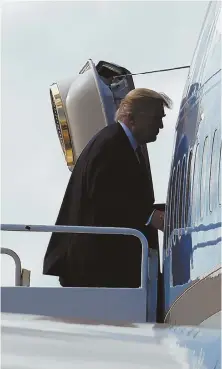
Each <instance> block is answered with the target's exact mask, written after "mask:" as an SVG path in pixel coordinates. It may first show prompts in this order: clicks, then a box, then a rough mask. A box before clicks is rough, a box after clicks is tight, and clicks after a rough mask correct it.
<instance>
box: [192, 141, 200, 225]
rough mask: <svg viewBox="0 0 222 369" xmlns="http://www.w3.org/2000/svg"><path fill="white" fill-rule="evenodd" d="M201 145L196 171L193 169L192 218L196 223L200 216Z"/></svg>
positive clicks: (196, 159) (197, 152)
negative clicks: (199, 162) (199, 165)
mask: <svg viewBox="0 0 222 369" xmlns="http://www.w3.org/2000/svg"><path fill="white" fill-rule="evenodd" d="M199 147H200V145H199V143H198V144H197V147H196V152H195V160H194V169H193V183H192V217H193V219H194V222H195V221H196V220H197V214H198V197H199V167H198V160H199V159H198V156H199Z"/></svg>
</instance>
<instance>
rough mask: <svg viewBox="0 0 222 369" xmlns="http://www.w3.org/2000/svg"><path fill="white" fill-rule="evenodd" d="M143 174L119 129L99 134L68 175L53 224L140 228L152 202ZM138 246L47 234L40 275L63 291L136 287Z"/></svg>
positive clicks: (123, 239) (116, 239) (125, 239)
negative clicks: (56, 282)
mask: <svg viewBox="0 0 222 369" xmlns="http://www.w3.org/2000/svg"><path fill="white" fill-rule="evenodd" d="M149 188H151V186H150V183H149V178H148V177H147V173H144V172H143V171H142V170H141V167H140V164H139V163H138V160H137V157H136V155H135V152H134V150H133V148H132V147H131V145H130V143H129V140H128V138H127V136H126V135H125V132H124V131H123V129H122V127H121V126H120V125H119V124H113V125H111V126H108V127H106V128H104V129H103V130H102V131H100V132H99V133H98V134H97V135H96V136H95V137H94V138H93V139H92V140H91V141H90V142H89V143H88V145H87V146H86V148H85V149H84V150H83V152H82V154H81V155H80V157H79V159H78V161H77V163H76V166H75V168H74V170H73V172H72V174H71V177H70V181H69V184H68V187H67V190H66V194H65V196H64V200H63V203H62V206H61V209H60V212H59V216H58V219H57V222H56V224H58V225H81V226H102V227H105V226H106V227H108V226H114V227H130V228H137V229H140V230H141V229H143V225H144V224H145V223H146V221H147V218H148V214H149V213H150V211H151V208H152V205H153V203H154V198H153V192H152V190H149ZM140 263H141V246H140V242H139V241H138V240H137V239H136V238H135V237H129V236H105V235H83V234H81V235H80V234H78V235H77V234H76V235H73V234H72V235H70V234H69V235H64V234H58V233H55V234H53V235H52V237H51V240H50V243H49V246H48V250H47V252H46V256H45V260H44V274H52V275H59V276H60V281H61V284H62V285H66V286H69V285H70V286H106V287H138V286H139V285H140Z"/></svg>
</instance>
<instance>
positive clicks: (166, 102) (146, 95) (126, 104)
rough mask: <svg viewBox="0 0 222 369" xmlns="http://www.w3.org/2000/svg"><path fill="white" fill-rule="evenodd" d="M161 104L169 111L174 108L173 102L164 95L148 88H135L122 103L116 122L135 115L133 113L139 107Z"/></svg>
mask: <svg viewBox="0 0 222 369" xmlns="http://www.w3.org/2000/svg"><path fill="white" fill-rule="evenodd" d="M157 101H159V102H161V103H162V104H163V106H164V107H167V108H168V109H170V108H171V106H172V100H171V99H170V98H169V97H168V96H167V95H165V94H164V93H162V92H161V93H158V92H156V91H153V90H149V89H148V88H135V89H134V90H132V91H130V92H129V93H128V94H127V95H126V96H125V97H124V98H123V99H122V101H121V103H120V106H119V109H118V110H117V112H116V115H115V120H116V121H118V120H121V119H123V118H125V117H126V116H128V115H129V114H133V111H134V109H135V108H136V107H138V106H145V105H147V103H150V102H157Z"/></svg>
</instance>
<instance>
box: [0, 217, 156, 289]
mask: <svg viewBox="0 0 222 369" xmlns="http://www.w3.org/2000/svg"><path fill="white" fill-rule="evenodd" d="M1 230H2V231H17V232H53V233H54V232H57V233H88V234H107V235H108V234H110V235H112V234H119V235H125V236H135V237H137V238H139V240H140V242H141V245H142V260H141V288H143V289H145V290H146V291H147V284H148V276H149V274H148V273H149V270H148V242H147V239H146V237H145V236H144V235H143V233H141V232H140V231H138V230H137V229H132V228H115V227H85V226H44V225H23V224H1ZM126 257H127V255H126Z"/></svg>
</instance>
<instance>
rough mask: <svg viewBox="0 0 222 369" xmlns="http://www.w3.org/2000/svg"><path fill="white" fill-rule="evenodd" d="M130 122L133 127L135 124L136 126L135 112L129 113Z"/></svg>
mask: <svg viewBox="0 0 222 369" xmlns="http://www.w3.org/2000/svg"><path fill="white" fill-rule="evenodd" d="M128 122H129V123H130V125H131V126H132V127H134V126H135V119H134V116H133V114H132V113H129V115H128Z"/></svg>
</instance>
